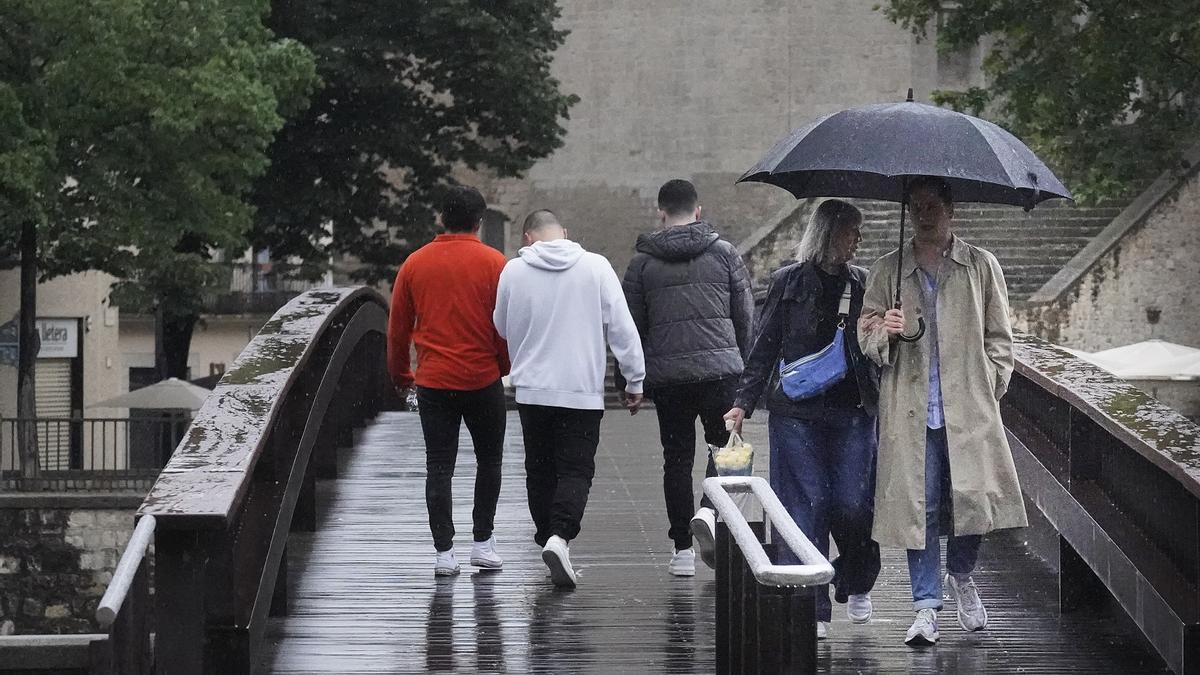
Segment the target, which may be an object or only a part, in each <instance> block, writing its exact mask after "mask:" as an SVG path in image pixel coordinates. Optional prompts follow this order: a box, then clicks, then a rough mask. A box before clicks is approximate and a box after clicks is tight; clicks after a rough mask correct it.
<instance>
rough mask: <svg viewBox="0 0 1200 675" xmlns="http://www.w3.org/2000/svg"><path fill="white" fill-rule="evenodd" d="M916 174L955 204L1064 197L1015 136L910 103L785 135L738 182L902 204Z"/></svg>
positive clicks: (857, 112)
mask: <svg viewBox="0 0 1200 675" xmlns="http://www.w3.org/2000/svg"><path fill="white" fill-rule="evenodd" d="M916 176H938V177H940V178H943V179H945V180H946V182H947V183H949V185H950V189H951V190H952V191H953V193H954V200H955V201H960V202H985V203H989V204H1010V205H1013V206H1021V207H1024V208H1025V209H1026V210H1028V209H1031V208H1033V207H1034V205H1036V204H1038V203H1039V202H1042V201H1044V200H1047V199H1053V198H1067V199H1070V198H1071V192H1070V191H1069V190H1067V188H1066V187H1065V186H1064V185H1063V184H1062V182H1060V181H1059V180H1058V178H1056V177H1055V176H1054V174H1053V173H1052V172H1051V171H1050V170H1049V169H1047V168H1046V165H1045V164H1043V163H1042V161H1041V160H1040V159H1038V158H1037V156H1036V155H1034V154H1033V152H1032V151H1031V150H1030V149H1029V148H1028V147H1026V146H1025V144H1024V143H1022V142H1021V141H1020V140H1019V139H1018V138H1017V137H1016V136H1013V135H1012V134H1010V133H1008V132H1007V131H1005V130H1004V129H1001V128H1000V127H998V126H996V125H995V124H992V123H991V122H988V121H986V120H981V119H979V118H978V117H971V116H970V115H964V114H962V113H958V112H954V111H953V110H946V109H945V108H938V107H936V106H931V105H925V104H924V103H915V102H913V100H912V91H911V90H909V100H908V101H906V102H904V103H879V104H874V105H865V106H860V107H857V108H850V109H848V110H842V111H840V112H836V113H833V114H830V115H826V116H824V117H822V118H820V119H818V120H817V121H815V122H813V123H812V124H809V125H808V126H805V127H801V128H800V129H797V130H795V131H793V132H792V133H791V134H790V135H788V137H787V138H784V139H783V140H781V141H779V142H778V143H776V144H775V147H773V148H771V150H770V151H769V152H768V153H767V154H766V155H765V156H764V157H763V158H762V160H760V161H759V162H758V164H755V165H754V167H753V168H751V169H750V170H749V171H747V172H746V173H745V174H743V175H742V177H741V178H739V179H738V182H739V183H740V182H744V181H750V182H759V183H768V184H771V185H775V186H778V187H781V188H783V189H785V190H787V191H788V192H791V193H792V194H793V195H794V196H795V197H796V198H797V199H803V198H807V197H859V198H863V199H881V200H886V201H893V202H898V201H903V199H904V185H905V181H906V180H907V179H909V178H913V177H916Z"/></svg>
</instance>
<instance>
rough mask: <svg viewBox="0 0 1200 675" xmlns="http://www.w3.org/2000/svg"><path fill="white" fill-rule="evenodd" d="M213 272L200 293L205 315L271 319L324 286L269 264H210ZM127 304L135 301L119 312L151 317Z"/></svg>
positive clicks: (149, 309)
mask: <svg viewBox="0 0 1200 675" xmlns="http://www.w3.org/2000/svg"><path fill="white" fill-rule="evenodd" d="M212 269H213V271H214V277H215V281H214V282H213V283H212V284H211V285H209V286H208V287H206V288H205V289H204V290H203V291H202V292H201V312H203V313H204V314H260V315H271V314H274V313H275V311H276V310H278V309H279V308H280V307H283V306H284V305H286V304H287V303H288V301H290V300H291V299H292V298H294V297H296V296H297V295H300V294H301V293H303V292H304V291H307V290H311V289H314V288H321V287H324V286H325V282H324V281H308V280H305V279H293V278H290V277H288V276H286V275H284V274H282V273H281V272H280V271H279V267H278V266H274V265H272V264H271V263H248V262H232V263H230V262H223V263H212ZM129 302H135V301H130V300H126V301H125V303H124V304H122V305H121V310H122V311H124V312H129V313H132V314H141V315H146V316H148V315H152V314H154V308H153V307H152V306H141V305H137V304H128V303H129Z"/></svg>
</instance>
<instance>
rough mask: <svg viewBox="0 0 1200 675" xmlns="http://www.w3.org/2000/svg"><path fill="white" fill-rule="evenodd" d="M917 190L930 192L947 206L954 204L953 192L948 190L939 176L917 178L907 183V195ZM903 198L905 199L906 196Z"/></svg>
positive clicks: (947, 186) (948, 185)
mask: <svg viewBox="0 0 1200 675" xmlns="http://www.w3.org/2000/svg"><path fill="white" fill-rule="evenodd" d="M919 188H925V189H926V190H930V191H931V192H933V193H934V194H936V195H937V196H938V199H941V200H942V203H943V204H945V205H947V206H950V205H952V204H954V192H953V191H952V190H951V189H950V184H949V183H947V182H946V179H945V178H941V177H939V176H917V177H916V178H914V179H912V180H910V181H908V194H909V195H911V194H912V193H913V190H916V189H919ZM905 196H906V197H907V196H908V195H905Z"/></svg>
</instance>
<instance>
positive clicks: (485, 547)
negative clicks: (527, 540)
mask: <svg viewBox="0 0 1200 675" xmlns="http://www.w3.org/2000/svg"><path fill="white" fill-rule="evenodd" d="M471 564H472V565H474V566H476V567H482V568H483V569H485V570H498V569H500V568H501V567H504V560H502V559H501V558H500V554H499V553H496V537H495V536H493V537H491V538H490V539H488V540H487V541H477V542H475V543H474V544H471Z"/></svg>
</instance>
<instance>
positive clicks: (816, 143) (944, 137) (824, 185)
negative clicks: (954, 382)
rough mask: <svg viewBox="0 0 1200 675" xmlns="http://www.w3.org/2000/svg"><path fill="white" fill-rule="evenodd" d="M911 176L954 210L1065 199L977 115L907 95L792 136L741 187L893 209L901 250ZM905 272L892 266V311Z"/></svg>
mask: <svg viewBox="0 0 1200 675" xmlns="http://www.w3.org/2000/svg"><path fill="white" fill-rule="evenodd" d="M917 176H936V177H939V178H942V179H944V180H945V181H946V182H947V183H948V184H949V186H950V190H951V192H952V193H953V195H954V199H955V201H959V202H986V203H991V204H1012V205H1015V206H1022V207H1024V208H1025V210H1027V211H1028V210H1029V209H1032V208H1033V207H1034V206H1035V205H1036V204H1038V203H1039V202H1041V201H1044V200H1046V199H1052V198H1055V197H1062V198H1067V199H1070V198H1071V193H1070V191H1068V190H1067V188H1066V187H1065V186H1064V185H1063V184H1062V182H1060V181H1059V180H1058V178H1056V177H1055V176H1054V174H1053V173H1051V172H1050V170H1049V169H1047V168H1046V165H1045V164H1043V163H1042V160H1040V159H1038V158H1037V155H1034V154H1033V152H1032V151H1031V150H1030V149H1029V148H1027V147H1025V144H1024V143H1022V142H1021V141H1020V140H1018V139H1017V137H1016V136H1013V135H1012V134H1010V133H1008V132H1007V131H1005V130H1004V129H1001V128H1000V127H998V126H996V125H995V124H992V123H991V122H987V121H985V120H981V119H979V118H978V117H971V116H970V115H964V114H962V113H958V112H954V111H953V110H946V109H944V108H938V107H935V106H931V105H925V104H924V103H915V102H914V101H913V92H912V89H909V90H908V100H907V101H905V102H904V103H877V104H874V105H865V106H860V107H857V108H849V109H847V110H843V111H841V112H836V113H833V114H830V115H826V116H825V117H822V118H820V119H818V120H817V121H815V122H813V123H812V124H809V125H808V126H806V127H801V128H800V129H797V130H796V131H793V132H792V133H791V134H790V135H789V136H788V137H787V138H785V139H783V140H782V141H779V142H778V143H776V144H775V147H773V148H771V150H770V151H769V152H768V153H767V154H766V156H765V157H763V158H762V159H761V160H760V161H759V162H758V164H755V165H754V166H753V167H752V168H751V169H750V170H749V171H747V172H746V173H745V174H743V175H742V177H741V178H739V179H738V182H739V183H741V182H743V181H751V182H759V183H768V184H770V185H775V186H778V187H781V188H783V189H785V190H787V191H788V192H791V193H792V195H793V196H795V197H796V198H797V199H802V198H806V197H859V198H862V199H883V200H888V201H898V202H900V251H901V252H903V251H904V218H905V211H906V207H907V206H908V194H907V193H908V182H909V180H910V179H912V178H915V177H917ZM900 262H901V263H902V262H903V260H901V261H900ZM903 269H904V265H903V264H898V265H897V266H896V302H895V306H896V307H897V308H899V307H900V285H901V284H900V281H901V279H900V276H901V270H903ZM917 322H918V326H919V328H918V329H917V332H916V333H915V334H913V335H907V334H901V335H900V339H901V340H904V341H905V342H912V341H915V340H919V339H920V338H921V336H922V335H924V334H925V319H924V318H918V319H917Z"/></svg>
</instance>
